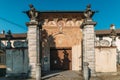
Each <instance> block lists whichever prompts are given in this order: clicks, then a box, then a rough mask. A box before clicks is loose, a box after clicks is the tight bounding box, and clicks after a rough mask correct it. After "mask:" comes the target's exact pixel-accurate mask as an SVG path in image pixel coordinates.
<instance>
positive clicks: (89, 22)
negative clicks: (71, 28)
mask: <svg viewBox="0 0 120 80" xmlns="http://www.w3.org/2000/svg"><path fill="white" fill-rule="evenodd" d="M96 24H97V22H94V21H92V20H85V21H84V22H83V23H82V25H81V28H83V27H84V26H85V25H94V26H95V25H96Z"/></svg>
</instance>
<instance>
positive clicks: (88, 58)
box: [82, 4, 96, 76]
mask: <svg viewBox="0 0 120 80" xmlns="http://www.w3.org/2000/svg"><path fill="white" fill-rule="evenodd" d="M94 13H95V11H92V10H91V5H90V4H89V5H87V7H86V10H85V11H84V16H85V19H84V22H83V25H82V29H83V71H84V70H85V69H84V63H86V62H87V63H88V64H89V66H88V67H89V69H90V75H91V76H93V75H94V74H95V40H94V39H95V32H94V26H95V25H96V22H94V21H93V20H92V18H91V17H92V16H93V14H94Z"/></svg>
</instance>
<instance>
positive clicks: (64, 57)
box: [50, 49, 72, 70]
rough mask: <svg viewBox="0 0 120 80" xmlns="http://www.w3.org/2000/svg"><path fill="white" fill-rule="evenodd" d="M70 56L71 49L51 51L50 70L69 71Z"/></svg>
mask: <svg viewBox="0 0 120 80" xmlns="http://www.w3.org/2000/svg"><path fill="white" fill-rule="evenodd" d="M71 62H72V54H71V49H51V50H50V68H51V70H71V67H72V66H71Z"/></svg>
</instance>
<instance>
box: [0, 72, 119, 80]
mask: <svg viewBox="0 0 120 80" xmlns="http://www.w3.org/2000/svg"><path fill="white" fill-rule="evenodd" d="M0 80H35V79H22V78H19V79H18V78H5V77H0ZM42 80H84V79H83V77H82V72H78V71H62V72H53V73H51V74H50V73H49V74H47V75H46V76H43V77H42ZM90 80H120V73H117V74H114V73H112V74H111V73H108V74H107V73H106V74H99V75H97V76H95V77H91V78H90Z"/></svg>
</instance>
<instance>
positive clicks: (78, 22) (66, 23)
mask: <svg viewBox="0 0 120 80" xmlns="http://www.w3.org/2000/svg"><path fill="white" fill-rule="evenodd" d="M44 21H45V22H44V25H43V26H49V27H57V26H59V24H62V26H65V27H75V26H78V27H79V26H80V25H81V24H82V22H83V20H77V19H75V18H74V19H70V20H68V19H67V18H62V19H60V20H58V18H54V19H53V20H50V21H49V20H48V19H45V20H44Z"/></svg>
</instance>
